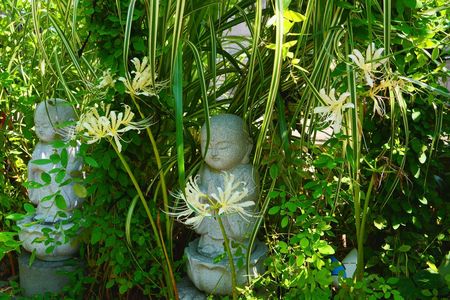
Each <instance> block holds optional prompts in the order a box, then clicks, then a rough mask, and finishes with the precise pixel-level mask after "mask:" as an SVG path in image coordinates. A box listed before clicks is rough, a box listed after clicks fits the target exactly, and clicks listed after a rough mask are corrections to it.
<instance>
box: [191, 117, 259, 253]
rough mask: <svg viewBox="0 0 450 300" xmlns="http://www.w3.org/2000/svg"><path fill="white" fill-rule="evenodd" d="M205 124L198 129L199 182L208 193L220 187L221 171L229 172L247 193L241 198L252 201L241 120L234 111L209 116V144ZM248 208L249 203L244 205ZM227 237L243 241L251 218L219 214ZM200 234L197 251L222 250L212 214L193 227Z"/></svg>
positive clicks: (252, 178) (253, 177)
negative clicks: (199, 140) (199, 142)
mask: <svg viewBox="0 0 450 300" xmlns="http://www.w3.org/2000/svg"><path fill="white" fill-rule="evenodd" d="M207 139H208V134H207V130H206V126H203V128H202V130H201V150H202V155H203V157H204V160H205V165H204V166H203V168H202V169H201V170H200V172H199V175H200V178H199V186H200V188H201V189H202V191H203V192H204V193H205V194H207V195H211V194H213V193H215V194H216V195H217V194H218V189H219V188H221V189H222V190H224V179H225V175H226V174H225V172H226V173H227V174H228V175H232V176H234V178H235V181H236V182H243V183H244V184H245V188H247V189H248V191H249V193H248V195H247V196H246V198H245V199H242V200H241V201H242V202H243V201H253V202H255V203H256V200H257V197H258V185H257V182H258V180H257V174H256V172H255V170H254V169H253V166H252V165H251V164H250V163H249V155H250V152H251V150H252V141H251V139H250V137H249V134H248V132H247V130H246V128H245V124H244V122H243V120H242V119H241V118H240V117H238V116H235V115H230V114H223V115H218V116H214V117H212V118H211V120H210V137H209V144H208V146H207V145H206V143H207ZM247 209H248V210H249V211H250V212H251V210H253V207H249V208H247ZM220 218H221V220H222V222H223V225H224V227H225V231H226V233H227V236H228V238H229V239H230V240H232V241H235V242H237V243H239V244H241V245H244V246H245V244H246V239H247V238H248V237H249V235H250V233H251V230H252V228H253V225H254V218H252V217H244V216H241V215H239V214H237V213H234V214H229V215H222V216H220ZM196 232H197V233H199V234H200V235H201V237H200V240H199V245H198V251H199V253H201V254H203V255H206V256H209V257H214V256H217V255H219V254H221V253H223V252H224V248H223V236H222V232H221V230H220V227H219V224H218V222H217V220H216V219H214V217H207V218H205V219H204V220H203V222H202V223H201V224H200V226H198V227H197V228H196Z"/></svg>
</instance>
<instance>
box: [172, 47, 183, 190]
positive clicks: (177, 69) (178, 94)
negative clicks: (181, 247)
mask: <svg viewBox="0 0 450 300" xmlns="http://www.w3.org/2000/svg"><path fill="white" fill-rule="evenodd" d="M177 49H178V50H177V55H176V57H175V65H174V71H173V95H174V98H175V127H176V149H177V162H178V182H179V185H180V188H181V189H183V188H184V182H185V167H184V138H183V52H182V51H183V50H182V44H181V43H180V44H179V45H178V46H177Z"/></svg>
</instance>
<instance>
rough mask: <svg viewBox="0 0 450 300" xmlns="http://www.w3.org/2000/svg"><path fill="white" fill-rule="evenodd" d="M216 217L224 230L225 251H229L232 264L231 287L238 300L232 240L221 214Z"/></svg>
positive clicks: (229, 260) (234, 297) (230, 263)
mask: <svg viewBox="0 0 450 300" xmlns="http://www.w3.org/2000/svg"><path fill="white" fill-rule="evenodd" d="M216 219H217V222H218V223H219V226H220V230H221V231H222V235H223V241H224V246H225V252H226V253H227V256H228V262H229V265H230V272H231V288H232V296H233V300H237V293H236V287H237V282H236V269H235V267H234V259H233V254H232V253H231V249H230V241H229V239H228V236H227V233H226V231H225V227H224V226H223V223H222V220H221V218H220V216H217V217H216Z"/></svg>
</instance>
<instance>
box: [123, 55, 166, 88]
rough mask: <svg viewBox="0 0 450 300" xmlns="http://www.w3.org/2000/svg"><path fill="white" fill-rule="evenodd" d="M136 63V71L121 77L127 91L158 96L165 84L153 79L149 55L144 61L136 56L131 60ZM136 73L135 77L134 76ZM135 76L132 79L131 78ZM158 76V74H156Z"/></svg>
mask: <svg viewBox="0 0 450 300" xmlns="http://www.w3.org/2000/svg"><path fill="white" fill-rule="evenodd" d="M131 62H132V63H133V65H134V68H135V69H136V70H135V71H131V74H129V76H128V78H125V77H119V80H120V81H122V82H123V83H124V85H125V87H126V93H128V94H130V95H133V96H138V95H144V96H156V95H157V94H158V93H159V91H160V90H161V88H163V87H164V84H161V83H156V82H154V81H153V79H154V78H153V77H152V70H151V66H150V65H149V64H148V58H147V56H144V58H143V59H142V62H141V61H140V60H139V58H137V57H135V58H133V59H132V60H131ZM132 74H134V77H133V76H132ZM131 77H133V79H132V80H131V81H130V80H129V78H131ZM155 77H156V76H155Z"/></svg>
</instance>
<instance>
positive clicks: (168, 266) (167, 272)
mask: <svg viewBox="0 0 450 300" xmlns="http://www.w3.org/2000/svg"><path fill="white" fill-rule="evenodd" d="M108 141H109V143H110V144H111V145H112V146H113V148H114V151H116V154H117V156H118V157H119V159H120V161H121V162H122V165H123V167H124V168H125V170H126V171H127V173H128V176H129V177H130V179H131V181H132V182H133V185H134V188H135V189H136V192H137V193H138V196H139V199H140V200H141V202H142V205H143V206H144V209H145V212H146V214H147V217H148V219H149V221H150V224H151V226H152V229H153V233H154V236H155V240H156V243H157V245H158V247H159V248H160V249H162V250H163V253H164V258H165V259H166V264H163V267H164V269H166V270H165V272H164V273H165V276H166V277H169V278H167V279H168V281H167V282H170V283H171V284H172V290H171V292H172V294H174V295H175V298H176V299H178V293H177V288H176V284H175V277H174V275H173V271H172V265H171V263H170V260H169V257H168V255H167V250H166V247H165V245H164V243H162V241H161V237H160V234H159V231H158V228H157V226H156V224H155V220H153V216H152V214H151V212H150V208H149V207H148V204H147V201H146V200H145V196H144V194H143V193H142V190H141V187H140V186H139V183H138V182H137V180H136V177H134V174H133V171H131V168H130V166H129V165H128V163H127V161H126V160H125V158H124V157H123V155H122V153H120V152H119V149H117V146H116V145H115V144H114V142H113V141H112V140H111V138H108Z"/></svg>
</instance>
